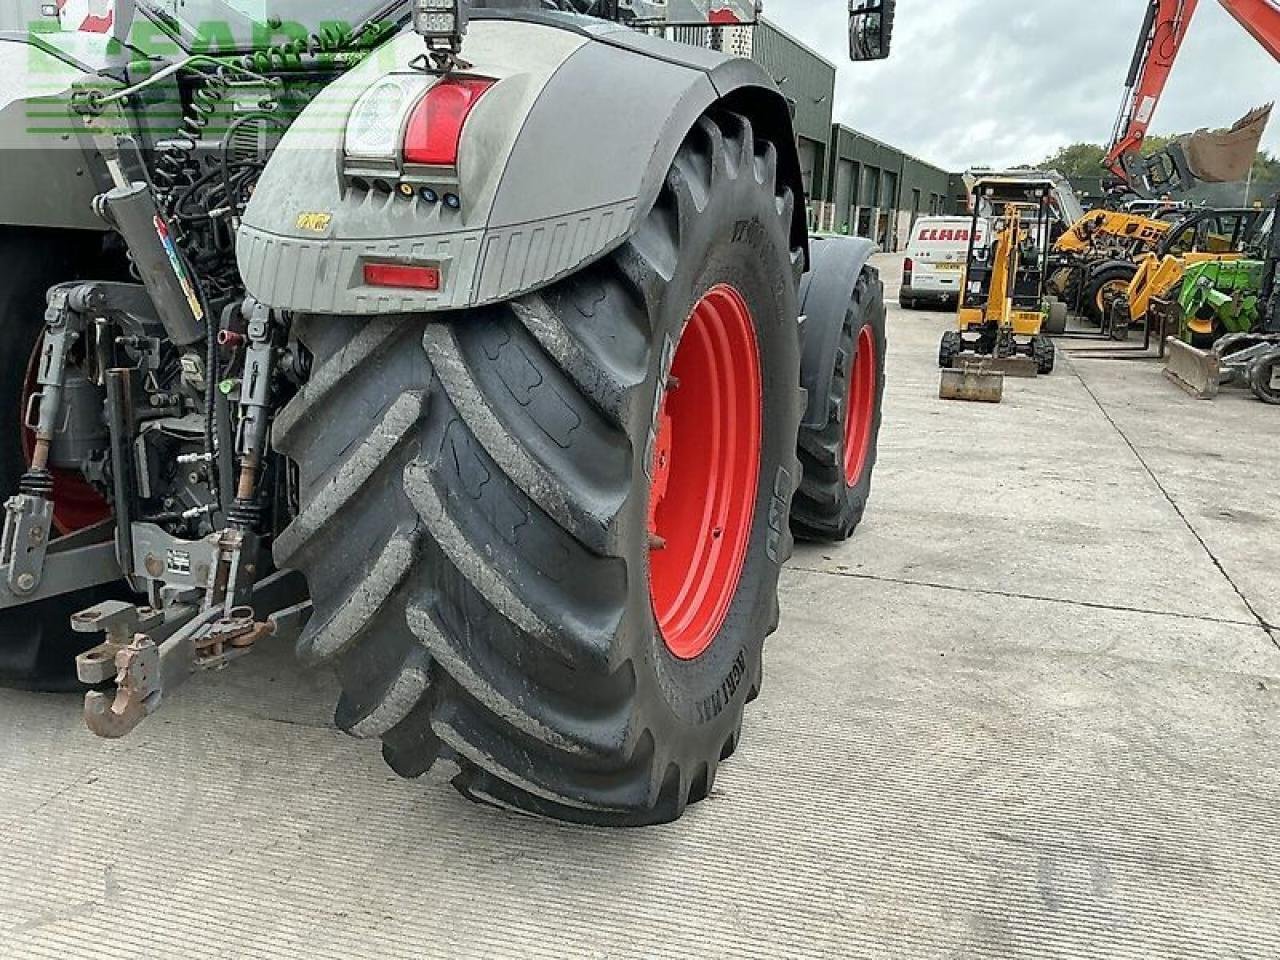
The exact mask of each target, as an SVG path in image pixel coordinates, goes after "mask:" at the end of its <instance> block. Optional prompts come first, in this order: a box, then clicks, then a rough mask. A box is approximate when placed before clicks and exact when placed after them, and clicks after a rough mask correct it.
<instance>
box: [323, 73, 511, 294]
mask: <svg viewBox="0 0 1280 960" xmlns="http://www.w3.org/2000/svg"><path fill="white" fill-rule="evenodd" d="M496 82H497V81H495V80H489V79H486V78H484V77H464V76H447V77H444V78H442V79H439V80H435V79H434V78H432V77H429V76H426V75H424V74H420V73H414V74H393V75H391V76H388V77H384V78H383V79H382V80H380V81H378V82H377V83H376V84H374V85H373V86H372V87H370V88H369V89H368V90H367V91H365V93H364V94H363V95H362V96H361V97H360V99H359V100H357V101H356V104H355V107H353V108H352V111H351V116H350V117H349V118H348V121H347V134H346V144H345V152H346V158H345V161H346V162H345V173H346V178H347V182H348V183H349V184H350V185H351V186H353V187H355V188H356V189H360V190H373V191H381V192H383V193H388V194H392V193H394V194H396V195H398V196H400V197H404V198H406V199H409V200H413V199H417V200H421V201H422V202H423V203H426V204H428V205H435V204H443V205H444V206H445V207H446V208H448V209H450V210H460V209H461V208H462V197H461V191H460V189H459V186H460V185H459V180H458V152H459V149H460V146H461V143H462V130H463V127H465V126H466V123H467V118H468V117H469V116H470V115H471V111H472V110H473V109H475V106H476V104H477V103H478V102H479V101H480V98H481V97H483V96H484V95H485V94H486V93H487V92H488V91H489V90H490V89H491V88H492V87H493V86H494V84H495V83H496ZM363 281H364V285H365V286H368V287H383V288H391V289H397V290H408V291H416V292H429V293H438V292H440V290H441V289H442V287H443V282H442V275H441V267H440V265H439V264H415V263H395V262H383V263H377V262H370V263H365V264H364V265H363Z"/></svg>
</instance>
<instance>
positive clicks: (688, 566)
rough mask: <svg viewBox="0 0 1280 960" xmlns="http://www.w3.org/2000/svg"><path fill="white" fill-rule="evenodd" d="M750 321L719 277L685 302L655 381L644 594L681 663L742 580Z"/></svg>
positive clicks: (753, 431)
mask: <svg viewBox="0 0 1280 960" xmlns="http://www.w3.org/2000/svg"><path fill="white" fill-rule="evenodd" d="M762 396H763V378H762V375H761V367H760V352H759V347H758V343H757V339H756V330H755V322H754V320H753V319H752V316H751V311H750V308H748V306H747V303H746V301H745V300H744V299H743V297H742V294H741V293H739V292H738V291H737V290H736V289H735V288H733V287H732V286H729V285H727V284H721V285H719V286H716V287H713V288H712V289H711V290H709V291H708V292H707V293H706V295H705V296H703V298H702V299H701V300H699V301H698V303H697V304H696V305H695V306H694V308H693V311H692V312H691V313H690V315H689V320H688V322H687V323H686V325H685V328H684V332H683V334H682V336H681V338H680V342H679V345H678V346H677V348H676V353H675V357H674V360H673V362H672V366H671V375H670V377H669V379H668V381H667V383H666V384H665V385H664V386H663V388H662V399H661V406H660V409H659V413H658V421H657V431H656V433H657V436H656V442H655V444H654V450H653V454H652V460H651V463H650V476H651V482H650V488H649V542H650V552H649V598H650V602H651V603H652V606H653V613H654V618H655V619H656V621H657V625H658V631H659V633H660V634H661V636H662V639H663V642H664V643H665V644H666V646H667V649H668V650H669V651H670V652H671V653H672V655H674V656H675V657H678V658H679V659H682V660H693V659H696V658H697V657H699V656H701V655H702V654H703V653H705V652H706V651H707V649H708V648H709V647H710V646H711V644H712V643H713V642H714V640H715V638H716V636H717V634H719V632H720V628H721V627H723V626H724V621H725V618H726V617H727V616H728V614H729V609H730V607H731V606H732V604H733V598H734V597H735V596H736V594H737V591H738V585H739V583H740V581H741V579H742V570H743V567H744V565H745V563H746V558H747V552H748V549H749V546H750V543H751V532H752V528H753V526H754V520H755V504H756V494H757V493H758V491H759V483H760V457H761V442H762V438H763V411H762Z"/></svg>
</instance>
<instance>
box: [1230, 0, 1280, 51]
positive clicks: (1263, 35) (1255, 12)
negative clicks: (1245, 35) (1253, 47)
mask: <svg viewBox="0 0 1280 960" xmlns="http://www.w3.org/2000/svg"><path fill="white" fill-rule="evenodd" d="M1218 2H1219V3H1221V4H1222V5H1223V6H1224V7H1226V9H1227V12H1228V13H1230V14H1231V15H1232V16H1233V17H1235V18H1236V19H1237V20H1238V21H1240V26H1242V27H1244V28H1245V29H1246V30H1248V31H1249V33H1250V35H1251V36H1252V37H1253V39H1255V40H1257V41H1258V43H1260V44H1262V46H1263V48H1264V49H1265V50H1266V51H1267V52H1268V53H1269V54H1271V55H1272V56H1273V57H1275V58H1276V59H1277V60H1280V3H1277V2H1276V0H1218Z"/></svg>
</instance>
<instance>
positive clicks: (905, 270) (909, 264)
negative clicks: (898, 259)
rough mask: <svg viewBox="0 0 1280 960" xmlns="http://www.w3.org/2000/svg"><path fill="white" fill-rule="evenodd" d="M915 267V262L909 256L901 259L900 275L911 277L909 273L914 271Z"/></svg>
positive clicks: (908, 278)
mask: <svg viewBox="0 0 1280 960" xmlns="http://www.w3.org/2000/svg"><path fill="white" fill-rule="evenodd" d="M915 269H916V262H915V261H914V260H912V259H911V258H910V257H907V258H906V259H904V260H903V261H902V275H903V276H904V277H905V278H906V279H907V280H910V279H911V274H912V273H913V272H914V271H915Z"/></svg>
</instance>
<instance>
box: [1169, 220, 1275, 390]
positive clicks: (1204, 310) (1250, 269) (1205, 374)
mask: <svg viewBox="0 0 1280 960" xmlns="http://www.w3.org/2000/svg"><path fill="white" fill-rule="evenodd" d="M1277 222H1280V197H1277V199H1276V207H1275V209H1273V210H1272V211H1271V213H1270V216H1269V218H1268V220H1267V221H1266V222H1265V223H1264V224H1263V226H1262V227H1261V229H1260V230H1259V231H1258V236H1259V242H1258V244H1256V245H1255V246H1253V248H1252V250H1251V251H1250V252H1251V253H1254V254H1256V258H1236V259H1224V260H1208V261H1201V262H1199V263H1195V264H1192V265H1189V266H1188V267H1187V268H1186V270H1185V274H1184V276H1183V278H1182V280H1181V283H1180V284H1179V285H1178V287H1177V288H1176V291H1175V292H1176V299H1172V298H1166V299H1165V300H1157V301H1156V302H1155V303H1154V305H1153V307H1152V309H1153V310H1157V309H1167V310H1169V311H1170V312H1171V314H1172V317H1173V320H1174V321H1175V322H1176V324H1177V329H1178V330H1179V336H1178V337H1171V338H1169V340H1168V356H1167V361H1166V373H1167V374H1168V376H1169V377H1170V379H1172V380H1173V381H1174V382H1175V383H1178V384H1179V385H1180V386H1182V387H1184V388H1186V389H1187V390H1188V391H1189V392H1191V393H1192V394H1194V395H1195V396H1199V397H1206V398H1208V397H1214V396H1216V395H1217V393H1218V391H1219V389H1220V388H1221V387H1222V386H1225V385H1227V384H1232V383H1235V384H1239V385H1243V386H1247V387H1249V388H1250V389H1251V390H1252V391H1253V393H1254V395H1255V396H1256V397H1257V398H1258V399H1259V400H1262V401H1264V402H1266V403H1270V404H1280V284H1278V283H1277V266H1278V265H1280V229H1277Z"/></svg>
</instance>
